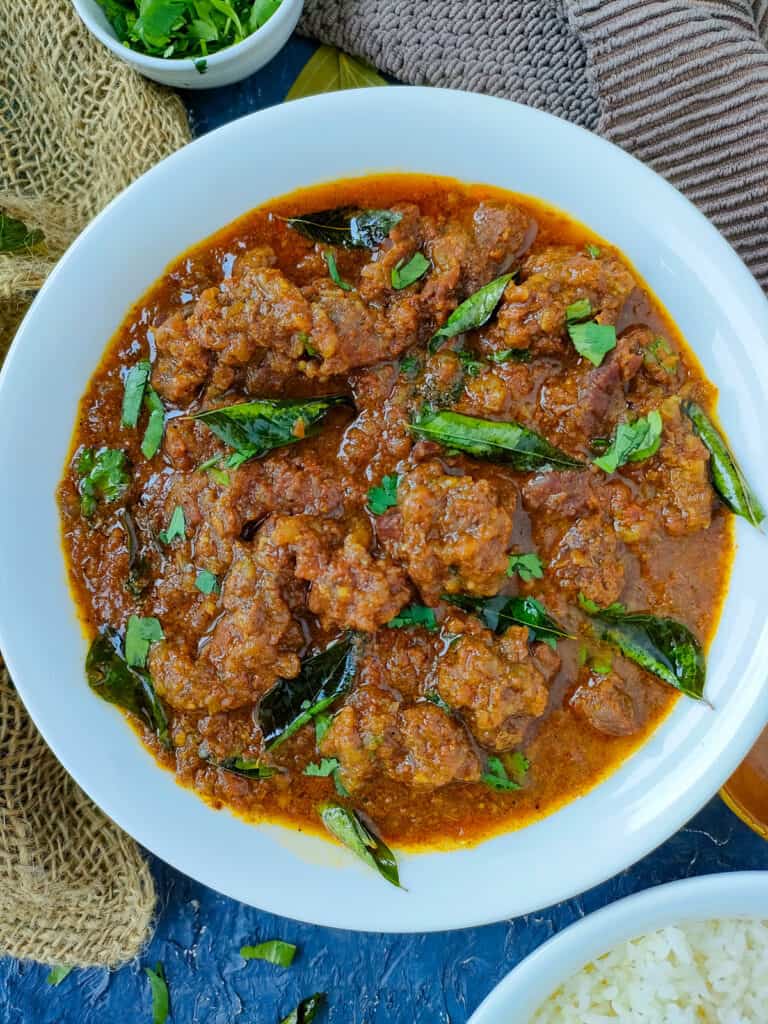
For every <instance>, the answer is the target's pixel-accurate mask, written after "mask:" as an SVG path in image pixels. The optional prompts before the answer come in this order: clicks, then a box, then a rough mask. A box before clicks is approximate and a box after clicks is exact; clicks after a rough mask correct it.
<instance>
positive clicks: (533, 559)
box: [507, 552, 544, 583]
mask: <svg viewBox="0 0 768 1024" xmlns="http://www.w3.org/2000/svg"><path fill="white" fill-rule="evenodd" d="M515 573H517V575H518V576H519V577H520V579H521V580H523V581H524V582H525V583H528V582H530V581H531V580H540V579H541V578H542V576H543V575H544V567H543V565H542V564H541V559H540V558H539V556H538V555H537V554H535V553H534V552H531V553H530V554H527V555H521V554H515V555H510V556H509V564H508V565H507V576H514V575H515Z"/></svg>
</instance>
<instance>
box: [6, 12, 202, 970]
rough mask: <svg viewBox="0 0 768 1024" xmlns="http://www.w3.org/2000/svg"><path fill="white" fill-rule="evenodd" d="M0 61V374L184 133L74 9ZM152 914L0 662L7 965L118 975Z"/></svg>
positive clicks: (11, 19)
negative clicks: (119, 204)
mask: <svg viewBox="0 0 768 1024" xmlns="http://www.w3.org/2000/svg"><path fill="white" fill-rule="evenodd" d="M0 48H2V52H3V55H4V56H3V59H2V61H0V212H5V213H6V214H10V215H11V216H14V217H17V218H19V219H21V220H23V221H24V222H25V223H26V224H27V226H29V227H33V228H40V229H41V230H42V231H43V233H44V235H45V241H44V243H43V245H42V246H41V247H40V248H39V251H38V247H36V248H35V251H34V252H32V253H23V254H15V255H0V361H2V358H3V355H4V353H5V348H6V347H7V345H8V344H9V343H10V340H11V337H12V336H13V332H14V330H15V328H16V326H17V324H18V321H19V320H20V319H21V317H22V316H23V314H24V311H25V309H26V307H27V306H28V305H29V302H30V301H31V299H32V297H33V296H34V293H35V290H36V289H38V288H39V287H40V285H41V284H42V283H43V281H44V279H45V277H46V275H47V273H48V271H49V270H50V269H51V267H52V266H53V264H54V262H55V260H56V259H57V258H58V257H59V256H60V255H61V253H62V252H63V251H64V249H65V248H66V247H67V245H68V244H69V243H70V242H71V241H72V239H73V238H74V237H75V235H76V234H77V233H78V232H79V231H80V230H81V229H82V228H83V227H84V226H85V224H86V223H87V222H88V221H89V220H90V219H91V217H93V216H94V215H95V214H96V213H97V212H98V211H99V210H100V209H101V208H102V206H104V204H105V203H106V202H108V200H109V199H111V198H112V196H114V195H115V194H116V193H117V192H119V191H120V189H121V188H123V187H124V186H125V185H127V184H129V182H131V181H132V180H133V179H134V178H135V177H137V176H138V175H139V174H141V173H142V172H143V171H145V170H146V169H147V168H149V167H151V166H152V165H153V164H155V163H157V161H158V160H161V159H162V158H163V157H164V156H166V155H167V154H168V153H170V152H172V151H173V150H174V149H176V148H178V147H179V146H181V145H183V144H184V143H185V142H186V141H187V140H188V139H189V127H188V125H187V119H186V114H185V112H184V108H183V106H182V104H181V101H180V100H179V99H178V97H176V96H174V95H172V94H171V93H167V92H164V91H163V90H161V89H159V88H158V87H156V86H153V85H152V84H151V83H149V82H147V81H146V80H145V79H143V78H140V77H139V76H138V75H137V74H135V72H133V71H131V70H130V68H129V67H128V66H127V65H126V64H124V63H123V62H122V61H119V60H117V59H116V58H115V57H113V56H112V54H110V53H109V51H108V50H107V49H105V48H104V47H103V46H101V44H100V43H98V42H96V41H95V40H94V39H92V37H91V36H90V35H89V34H88V32H87V31H86V30H85V29H84V28H83V26H82V25H81V24H80V22H79V20H78V18H77V15H76V14H75V12H74V10H73V8H72V4H71V0H0ZM6 542H7V540H6ZM54 571H60V570H59V569H58V568H56V567H54ZM83 685H85V682H83ZM154 905H155V891H154V886H153V883H152V876H151V875H150V873H149V869H148V867H147V865H146V863H145V862H144V860H143V858H142V857H141V855H140V853H139V850H138V848H137V846H136V844H135V843H134V842H133V840H132V839H129V838H128V836H126V835H124V833H122V832H121V831H120V830H119V829H118V828H117V826H116V825H115V824H113V822H111V821H110V820H109V819H108V818H107V817H105V815H103V814H102V813H101V811H99V810H97V809H96V808H95V807H94V806H93V804H92V803H91V802H90V800H88V798H87V797H86V796H85V794H84V793H83V792H82V791H81V790H80V789H79V788H78V786H77V785H76V784H75V783H74V782H73V780H72V779H71V778H70V777H69V776H68V775H67V773H66V772H65V771H64V769H63V768H62V766H61V765H60V764H59V763H58V761H57V760H56V758H55V757H54V756H53V754H52V753H51V752H50V751H49V750H48V748H47V747H46V745H45V743H44V741H43V739H42V737H41V736H40V734H39V733H38V732H37V730H36V729H35V727H34V725H33V724H32V722H31V721H30V719H29V717H28V716H27V713H26V711H25V710H24V707H23V705H22V703H21V701H20V700H19V697H18V695H17V694H16V692H15V690H14V689H13V685H12V683H11V681H10V679H9V677H8V673H7V672H6V670H5V667H4V665H3V661H2V658H1V657H0V954H2V953H9V954H11V955H13V956H16V957H20V958H30V959H33V960H41V961H43V962H44V963H50V964H73V965H74V964H76V965H79V966H90V965H108V966H111V965H116V964H118V963H121V962H123V961H125V960H129V959H131V958H132V957H134V956H135V955H136V954H137V953H138V951H139V950H140V948H141V946H142V944H143V943H144V942H145V940H146V939H147V938H148V936H149V928H150V923H151V920H152V915H153V912H154Z"/></svg>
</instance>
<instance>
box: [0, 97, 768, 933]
mask: <svg viewBox="0 0 768 1024" xmlns="http://www.w3.org/2000/svg"><path fill="white" fill-rule="evenodd" d="M427 125H428V126H429V128H428V130H425V126H427ZM385 170H402V171H422V172H428V173H434V174H444V175H453V176H455V177H457V178H461V179H464V180H466V181H485V182H490V183H492V184H494V185H499V186H504V187H506V188H510V189H517V190H518V191H520V192H527V193H531V194H533V195H539V196H543V197H544V198H545V199H547V200H549V201H550V202H553V203H555V204H557V205H558V206H560V207H562V208H563V209H565V210H569V211H570V212H571V213H572V214H574V215H575V216H576V217H578V218H580V219H581V220H583V221H585V222H586V223H588V224H590V225H592V227H593V228H594V229H595V230H596V231H597V232H599V233H600V234H601V235H604V236H605V237H606V238H609V239H611V240H612V241H614V242H615V243H617V244H618V245H619V246H620V247H621V248H622V249H623V250H624V252H625V253H627V254H628V256H629V257H630V259H632V260H634V262H635V265H636V266H637V268H638V270H639V271H640V273H641V274H643V275H644V277H645V278H646V279H647V280H648V281H649V282H650V283H651V285H652V287H653V288H654V289H655V290H656V293H657V295H658V296H659V297H660V298H661V300H662V302H664V303H665V304H666V306H667V307H668V308H669V310H670V312H671V313H672V315H673V316H674V318H675V319H676V320H677V322H678V324H679V325H680V327H681V328H682V329H683V331H684V332H685V334H686V336H687V337H688V338H689V339H690V340H691V342H692V343H693V345H694V346H695V349H696V351H697V353H698V355H699V356H700V358H701V360H702V362H703V364H704V368H705V370H706V372H707V374H708V375H709V376H710V377H711V378H712V379H713V380H714V381H716V382H718V383H719V384H720V385H721V387H722V389H723V392H722V400H721V403H720V409H721V414H722V420H723V423H724V424H725V427H726V429H727V431H728V433H729V435H730V437H731V439H732V441H733V444H734V446H735V448H736V450H737V451H738V453H739V455H740V457H741V459H742V461H743V463H744V467H745V469H746V472H747V474H748V476H749V478H750V479H751V481H752V482H753V484H754V486H755V488H756V489H757V491H758V493H759V494H760V495H761V496H762V497H763V499H767V498H768V466H767V465H766V460H765V455H764V440H763V437H764V420H765V410H766V408H768V346H766V344H765V338H766V336H767V335H768V304H767V303H766V300H765V298H764V296H763V295H762V293H761V292H760V289H759V288H758V286H757V285H756V283H755V281H754V280H753V278H752V277H751V276H750V275H749V273H748V272H747V270H746V269H745V267H744V265H743V264H742V263H741V262H740V260H739V259H738V258H737V257H736V256H735V254H734V253H733V251H732V250H731V249H730V248H729V247H728V245H727V244H726V243H725V242H724V241H723V239H722V238H721V236H720V235H719V234H718V233H717V231H716V230H715V229H714V228H713V227H712V226H711V225H710V224H709V223H708V222H707V221H706V220H705V219H704V218H703V217H702V216H701V214H699V213H698V212H697V211H696V210H695V209H694V207H693V206H691V205H690V204H689V203H688V202H687V201H686V200H685V199H683V198H682V196H680V195H679V194H678V193H677V192H676V191H675V190H674V189H673V188H671V187H670V186H669V185H667V184H666V183H665V182H664V181H662V179H661V178H659V177H657V176H656V175H655V174H653V173H652V172H651V171H650V170H648V169H647V168H646V167H644V166H642V165H641V164H640V163H638V162H636V161H635V160H633V159H632V158H631V157H629V156H627V155H626V154H625V153H623V152H622V151H621V150H619V149H617V148H615V147H614V146H611V145H610V144H609V143H607V142H604V141H603V140H601V139H599V138H597V137H596V136H594V135H591V134H589V133H588V132H585V131H583V130H581V129H580V128H576V127H574V126H573V125H570V124H567V123H566V122H565V121H560V120H558V119H556V118H553V117H550V116H548V115H546V114H543V113H540V112H538V111H536V110H532V109H530V108H528V107H522V106H517V105H515V104H512V103H509V102H506V101H504V100H498V99H491V98H489V97H483V96H478V95H472V94H469V93H460V92H449V91H442V90H436V89H419V88H397V87H390V88H386V89H370V90H357V91H349V92H339V93H333V94H326V95H323V96H317V97H312V98H310V99H307V100H302V101H298V102H296V103H289V104H285V105H284V106H280V107H272V108H270V109H268V110H264V111H262V112H260V113H258V114H253V115H251V116H250V117H245V118H242V119H241V120H239V121H234V122H232V123H231V124H228V125H227V126H225V127H224V128H220V129H219V130H218V131H215V132H211V133H210V134H208V135H205V136H204V137H203V138H201V139H198V140H197V141H196V142H193V143H192V144H191V145H189V146H187V147H186V148H185V149H182V150H181V151H180V152H178V153H176V154H174V155H173V156H171V157H169V158H168V159H167V160H165V161H164V162H163V163H161V164H160V165H159V166H157V167H155V168H154V169H153V170H151V171H150V172H149V173H148V174H145V175H144V177H142V178H140V179H139V180H138V181H137V182H135V184H133V185H132V186H131V187H130V188H129V189H128V190H127V191H126V192H124V193H123V194H122V195H121V196H119V197H118V198H117V199H116V200H115V201H114V202H113V203H111V204H110V206H108V207H107V209H106V210H105V211H104V212H103V213H102V214H101V215H100V216H99V217H97V218H96V220H95V221H94V222H93V223H92V224H91V225H90V226H89V227H88V228H87V229H86V231H84V232H83V234H82V235H81V236H80V238H78V240H77V241H76V242H75V243H74V245H73V246H72V248H71V249H70V250H69V252H68V253H67V254H66V255H65V256H64V258H63V259H62V260H61V261H60V263H59V264H58V266H57V267H56V269H55V270H54V272H53V274H52V275H51V277H50V278H49V279H48V281H47V283H46V285H45V287H44V288H43V290H42V291H41V293H40V294H39V296H38V297H37V299H36V300H35V302H34V304H33V306H32V308H31V310H30V311H29V313H28V314H27V317H26V319H25V321H24V323H23V325H22V327H21V329H20V330H19V333H18V336H17V338H16V341H15V343H14V345H13V347H12V349H11V352H10V355H9V357H8V359H7V360H6V363H5V367H4V369H3V372H2V376H1V377H0V438H1V439H2V444H0V480H2V486H3V501H2V502H0V580H2V586H1V587H0V648H2V650H3V651H4V652H5V655H6V657H7V661H8V666H9V669H10V671H11V673H12V676H13V678H14V679H15V680H16V683H17V686H18V688H19V691H20V693H21V695H22V697H23V699H24V701H25V703H26V705H27V707H28V708H29V710H30V712H31V714H32V716H33V718H34V719H35V721H36V722H37V724H38V725H39V727H40V729H41V731H42V733H43V735H44V736H45V738H46V739H47V741H48V743H49V744H50V746H51V747H52V748H53V750H54V751H55V752H56V754H57V755H58V757H59V758H60V760H61V761H62V763H63V764H64V765H65V767H66V768H67V769H68V770H69V771H70V772H71V773H72V775H73V776H74V777H75V778H76V779H77V781H78V782H79V783H80V784H81V786H82V787H83V788H84V789H85V790H86V791H87V792H88V793H89V794H90V795H91V797H92V798H93V799H94V800H95V801H96V803H97V804H99V805H100V806H101V807H102V808H104V810H105V811H106V812H107V814H109V815H110V817H112V818H114V820H115V821H117V823H118V824H119V825H121V826H122V827H123V828H124V829H125V830H126V831H127V832H129V833H130V834H131V835H133V836H135V837H136V838H137V839H138V840H139V841H140V842H141V843H143V844H144V846H147V847H149V848H150V849H151V850H153V851H154V852H155V853H157V854H158V855H159V856H160V857H162V858H163V859H164V860H166V861H169V862H170V863H171V864H174V865H175V866H176V867H178V868H180V869H181V870H182V871H185V872H186V873H187V874H189V875H192V876H193V877H195V878H198V879H200V880H201V881H203V882H205V883H206V884H207V885H210V886H212V887H213V888H215V889H219V890H220V891H222V892H225V893H227V894H228V895H230V896H234V897H236V898H237V899H240V900H244V901H245V902H248V903H253V904H255V905H257V906H260V907H263V908H264V909H266V910H270V911H273V912H276V913H279V914H284V915H286V916H289V917H296V918H301V919H304V920H308V921H312V922H316V923H321V924H325V925H335V926H339V927H344V928H359V929H373V930H380V931H387V930H390V931H427V930H430V929H442V928H458V927H461V926H465V925H474V924H482V923H486V922H489V921H497V920H499V919H501V918H506V917H511V916H514V915H516V914H522V913H525V912H528V911H531V910H533V909H535V908H540V907H544V906H547V905H549V904H551V903H555V902H557V901H558V900H562V899H565V898H566V897H569V896H572V895H574V894H575V893H577V892H582V891H583V890H585V889H587V888H589V887H590V886H592V885H595V884H597V883H598V882H600V881H602V880H603V879H605V878H607V877H608V876H610V875H613V874H615V873H616V872H617V871H620V870H622V869H623V868H625V867H627V865H629V864H631V863H632V862H633V861H635V860H637V859H638V858H639V857H641V856H643V855H644V854H645V853H647V852H648V851H649V850H651V849H652V848H653V847H655V846H657V845H658V844H659V843H660V842H662V841H663V840H664V839H666V838H667V837H668V836H670V835H671V834H672V833H673V832H674V831H675V830H676V829H678V828H679V827H680V826H681V825H682V824H683V823H684V822H685V821H687V820H688V819H689V818H690V817H691V816H692V815H693V814H694V813H695V812H696V811H697V810H698V809H699V808H700V807H701V806H702V804H703V803H704V802H705V801H706V800H707V799H708V798H709V797H711V796H712V794H713V793H714V792H715V791H716V790H717V789H718V787H719V786H720V785H721V783H722V782H723V781H724V779H725V778H726V777H727V776H728V775H729V774H730V773H731V772H732V771H733V769H734V768H735V767H736V765H737V764H738V763H739V761H740V760H741V759H742V757H743V755H744V754H745V753H746V751H747V749H748V748H749V747H750V745H751V744H752V742H753V740H754V739H755V737H756V736H757V734H758V732H759V731H760V729H761V728H762V726H763V724H764V722H765V720H766V717H768V685H767V682H766V665H768V622H767V620H766V597H767V588H768V541H766V538H765V537H764V536H763V535H762V534H761V533H759V532H758V531H756V530H754V529H752V528H751V527H749V526H748V525H747V524H745V523H744V522H742V521H739V522H738V524H737V537H738V544H739V549H738V553H737V555H736V561H735V565H734V570H733V578H732V585H731V588H730V593H729V596H728V599H727V601H726V603H725V608H724V611H723V615H722V621H721V625H720V629H719V632H718V634H717V637H716V639H715V642H714V644H713V645H712V649H711V651H710V656H709V665H710V675H709V682H708V685H707V693H708V696H709V698H710V700H711V701H712V703H713V704H714V706H715V710H714V711H713V710H710V709H708V708H707V707H705V706H703V705H698V704H696V703H694V702H693V701H690V700H681V701H680V702H679V703H678V705H677V707H676V708H675V710H674V712H673V713H672V715H670V717H669V718H668V719H667V721H666V722H664V724H663V725H662V727H661V728H660V729H658V731H657V732H656V733H655V734H654V735H653V736H652V737H651V739H650V740H649V742H648V743H646V744H645V746H644V747H643V748H642V750H640V751H639V752H638V753H637V754H636V755H635V756H634V757H632V758H631V759H630V760H629V761H628V762H627V763H625V764H624V766H623V767H622V768H621V769H620V770H619V771H617V772H616V773H615V774H614V775H612V776H611V777H610V778H609V779H607V780H606V781H605V782H604V783H602V784H601V785H600V786H599V787H597V788H596V789H595V790H593V791H592V792H591V793H589V794H588V795H587V796H586V797H584V798H582V799H580V800H576V801H575V802H573V803H571V804H570V805H569V806H567V807H565V808H564V809H562V810H561V811H558V812H557V813H556V814H554V815H552V816H550V817H549V818H547V819H545V820H543V821H540V822H538V823H536V824H535V825H533V826H531V827H530V828H527V829H524V830H522V831H519V832H516V833H511V834H507V835H502V836H498V837H496V838H494V839H492V840H490V841H488V842H486V843H483V844H481V845H479V846H476V847H474V848H471V849H465V850H459V851H454V852H449V853H430V854H424V855H408V856H406V855H402V856H401V858H400V859H401V866H402V878H403V882H404V885H405V886H407V889H408V891H407V892H399V891H397V890H395V889H393V888H392V887H390V886H388V885H387V884H386V883H385V882H383V881H382V880H381V879H380V878H379V877H378V876H377V875H376V874H374V873H373V872H370V871H369V870H368V869H367V868H366V867H365V865H363V864H360V863H359V862H357V861H356V860H355V859H354V858H353V857H352V856H351V855H349V854H348V853H347V852H346V851H343V850H341V849H339V848H335V847H333V846H331V845H330V844H327V843H325V842H324V841H322V840H321V839H318V838H315V837H311V836H307V835H299V834H296V833H293V832H290V831H288V830H286V829H284V828H280V827H279V826H260V827H255V826H250V825H247V824H245V823H244V822H242V821H240V820H239V819H237V818H235V817H234V816H232V815H230V814H229V813H227V812H220V813H216V812H213V811H212V810H210V809H209V808H208V807H207V806H206V805H205V804H204V803H202V801H200V800H199V799H198V798H197V797H196V796H195V795H194V794H193V793H191V792H189V791H186V790H183V789H181V788H179V787H178V786H177V785H176V784H175V782H174V779H173V776H172V775H170V774H169V773H167V772H164V771H162V770H161V769H159V768H158V767H157V766H156V765H155V763H154V761H153V760H152V759H151V758H150V757H149V755H148V754H147V753H146V752H145V751H144V750H143V748H142V747H141V746H140V744H139V743H138V741H137V740H136V738H135V736H134V734H133V733H132V731H131V730H130V729H129V728H128V726H127V725H126V723H125V722H124V721H123V719H122V718H121V717H120V715H119V714H118V713H117V712H116V711H115V709H114V708H112V707H110V706H109V705H107V704H105V703H104V702H103V701H100V700H98V699H96V698H95V697H94V696H93V695H92V694H91V692H90V691H89V689H88V687H87V685H86V683H85V679H84V675H83V659H84V656H85V651H86V640H85V638H84V636H83V635H82V633H81V630H80V628H79V626H78V622H77V619H76V616H75V611H74V608H73V604H72V598H71V595H70V592H69V589H68V587H67V580H66V576H65V571H64V560H63V556H62V550H61V545H60V540H59V519H58V513H57V509H56V503H55V500H54V490H55V487H56V484H57V482H58V480H59V478H60V475H61V472H62V468H63V465H64V461H65V459H66V457H67V451H68V446H69V440H70V437H71V434H72V428H73V424H74V420H75V415H76V410H77V405H78V401H79V399H80V397H81V395H82V394H83V391H84V390H85V387H86V384H87V381H88V379H89V377H90V376H91V374H92V373H93V371H94V369H95V367H96V364H97V363H98V361H99V358H100V356H101V354H102V351H103V349H104V346H105V345H106V343H107V341H108V339H109V338H110V336H111V335H112V333H113V331H114V330H115V329H116V328H117V327H118V325H119V324H120V322H121V320H122V319H123V317H124V315H125V313H126V311H127V309H128V308H129V306H130V305H131V304H132V303H133V302H134V300H135V299H137V297H138V296H140V295H141V294H142V293H143V292H144V290H145V289H146V288H147V287H148V286H149V285H150V284H152V282H153V281H155V279H156V278H157V277H158V276H159V275H160V274H161V273H162V272H163V270H164V269H165V267H166V266H167V264H168V263H169V261H170V260H172V259H174V257H176V256H177V255H178V254H179V253H180V252H182V251H183V250H185V249H186V248H188V247H189V246H190V245H192V244H193V243H195V242H197V241H198V240H200V239H201V238H204V237H205V236H206V235H208V234H210V233H211V232H213V231H215V230H217V229H218V228H220V227H222V226H223V225H225V224H227V223H228V222H229V221H231V220H232V219H233V218H235V217H238V216H239V215H240V214H242V213H244V212H245V211H246V210H248V209H250V208H251V207H253V206H255V205H257V204H259V203H262V202H264V201H265V200H267V199H269V198H271V197H273V196H276V195H279V194H281V193H284V192H287V191H289V190H291V189H294V188H297V187H300V186H304V185H307V184H310V183H312V182H318V181H327V180H329V179H334V178H339V177H342V176H352V175H363V174H367V173H370V172H372V171H385ZM286 845H288V846H290V848H291V852H287V851H286V849H285V847H286Z"/></svg>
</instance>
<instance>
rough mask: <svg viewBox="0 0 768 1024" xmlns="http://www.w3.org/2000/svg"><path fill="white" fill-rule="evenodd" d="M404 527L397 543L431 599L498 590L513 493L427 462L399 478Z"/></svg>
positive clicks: (399, 552)
mask: <svg viewBox="0 0 768 1024" xmlns="http://www.w3.org/2000/svg"><path fill="white" fill-rule="evenodd" d="M398 504H399V507H400V511H401V515H402V532H401V536H400V541H399V542H398V544H397V545H396V547H395V550H396V557H398V558H399V559H400V560H401V561H402V562H403V564H404V565H405V566H406V568H407V570H408V574H409V575H410V577H411V579H412V580H413V581H414V582H415V583H416V585H417V586H418V588H419V590H420V591H421V594H422V596H423V598H424V600H425V601H426V602H427V604H436V603H437V601H438V600H439V598H440V594H441V593H442V592H444V591H445V592H447V593H449V594H456V593H459V592H460V591H461V592H465V593H469V594H477V595H490V594H495V593H496V592H497V591H498V589H499V587H500V586H501V584H502V583H503V581H504V578H505V574H506V568H507V550H508V548H509V541H510V535H511V532H512V517H511V514H512V512H513V511H514V498H513V496H512V495H510V497H509V498H507V500H506V501H505V503H504V505H502V501H501V496H500V494H499V492H498V490H497V489H496V486H495V485H494V484H493V483H491V482H490V481H489V480H484V479H480V480H475V479H473V478H472V477H470V476H448V475H446V474H445V473H443V471H442V469H441V467H440V464H439V463H438V462H435V461H433V462H424V463H422V464H421V465H419V466H417V467H416V468H415V469H413V470H411V472H410V473H407V474H406V475H405V476H404V477H403V479H402V480H401V481H400V486H399V488H398Z"/></svg>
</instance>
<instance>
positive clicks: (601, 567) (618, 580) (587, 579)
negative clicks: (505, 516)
mask: <svg viewBox="0 0 768 1024" xmlns="http://www.w3.org/2000/svg"><path fill="white" fill-rule="evenodd" d="M549 568H550V571H551V572H552V575H553V576H554V578H555V579H556V580H557V582H558V583H559V584H560V586H561V587H563V588H564V589H565V590H567V591H570V592H571V593H573V594H578V593H582V594H584V596H585V597H587V598H589V599H590V600H591V601H595V602H596V603H597V604H599V605H608V604H611V603H612V602H613V601H617V600H618V598H619V596H620V594H621V591H622V588H623V586H624V563H623V562H622V560H621V554H620V550H619V542H618V538H617V537H616V534H615V533H614V530H613V527H612V526H611V523H610V521H609V520H608V519H607V518H606V517H605V516H603V515H598V514H596V515H591V516H587V517H585V518H584V519H579V520H578V521H577V522H575V523H574V524H573V526H571V527H570V529H569V530H567V531H566V533H565V534H564V535H563V537H562V539H561V540H560V543H559V544H558V546H557V550H556V551H555V554H554V557H553V558H552V559H551V560H550V563H549Z"/></svg>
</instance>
